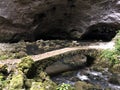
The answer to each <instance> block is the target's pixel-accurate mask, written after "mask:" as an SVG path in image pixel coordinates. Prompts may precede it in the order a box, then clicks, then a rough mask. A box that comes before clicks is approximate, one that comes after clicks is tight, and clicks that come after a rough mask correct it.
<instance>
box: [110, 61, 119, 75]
mask: <svg viewBox="0 0 120 90" xmlns="http://www.w3.org/2000/svg"><path fill="white" fill-rule="evenodd" d="M111 71H112V72H113V73H120V63H119V64H115V65H114V66H113V67H112V69H111Z"/></svg>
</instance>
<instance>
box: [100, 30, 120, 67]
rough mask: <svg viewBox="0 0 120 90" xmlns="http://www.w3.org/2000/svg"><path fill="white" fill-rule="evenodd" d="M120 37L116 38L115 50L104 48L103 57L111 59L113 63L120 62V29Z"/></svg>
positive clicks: (119, 33) (119, 34)
mask: <svg viewBox="0 0 120 90" xmlns="http://www.w3.org/2000/svg"><path fill="white" fill-rule="evenodd" d="M117 35H118V37H117V38H116V39H115V49H113V50H104V51H103V52H102V55H101V57H102V59H106V60H109V61H110V62H111V63H112V65H114V64H118V63H120V60H119V58H118V57H120V38H119V36H120V31H118V34H117Z"/></svg>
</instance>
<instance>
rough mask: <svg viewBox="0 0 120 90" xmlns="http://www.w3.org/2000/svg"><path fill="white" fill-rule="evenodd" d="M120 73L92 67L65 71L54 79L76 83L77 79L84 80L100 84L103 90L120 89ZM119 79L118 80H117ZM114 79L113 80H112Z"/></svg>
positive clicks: (53, 78) (58, 81)
mask: <svg viewBox="0 0 120 90" xmlns="http://www.w3.org/2000/svg"><path fill="white" fill-rule="evenodd" d="M119 78H120V74H113V73H111V72H109V71H108V68H105V69H104V71H101V72H100V71H94V70H91V69H90V68H88V67H87V68H84V69H78V70H75V71H70V72H65V73H62V74H59V75H57V76H54V77H52V80H53V81H55V82H57V83H58V84H61V83H66V84H71V85H74V84H75V82H77V81H83V82H87V83H91V84H94V85H99V86H100V87H102V90H106V88H109V90H120V83H118V82H120V81H119ZM116 79H117V80H118V81H117V80H116ZM112 80H113V81H112Z"/></svg>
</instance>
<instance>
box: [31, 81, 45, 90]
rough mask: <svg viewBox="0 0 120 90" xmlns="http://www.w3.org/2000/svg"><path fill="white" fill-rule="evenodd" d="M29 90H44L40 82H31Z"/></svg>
mask: <svg viewBox="0 0 120 90" xmlns="http://www.w3.org/2000/svg"><path fill="white" fill-rule="evenodd" d="M30 90H46V89H45V87H44V86H43V84H42V82H33V83H32V87H31V88H30Z"/></svg>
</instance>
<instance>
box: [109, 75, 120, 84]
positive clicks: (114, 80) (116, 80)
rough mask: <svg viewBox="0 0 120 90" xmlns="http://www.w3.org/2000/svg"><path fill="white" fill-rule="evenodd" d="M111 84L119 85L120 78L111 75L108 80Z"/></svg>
mask: <svg viewBox="0 0 120 90" xmlns="http://www.w3.org/2000/svg"><path fill="white" fill-rule="evenodd" d="M108 81H109V82H110V83H111V84H115V85H120V78H119V77H117V76H113V77H111V78H110V79H109V80H108Z"/></svg>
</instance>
